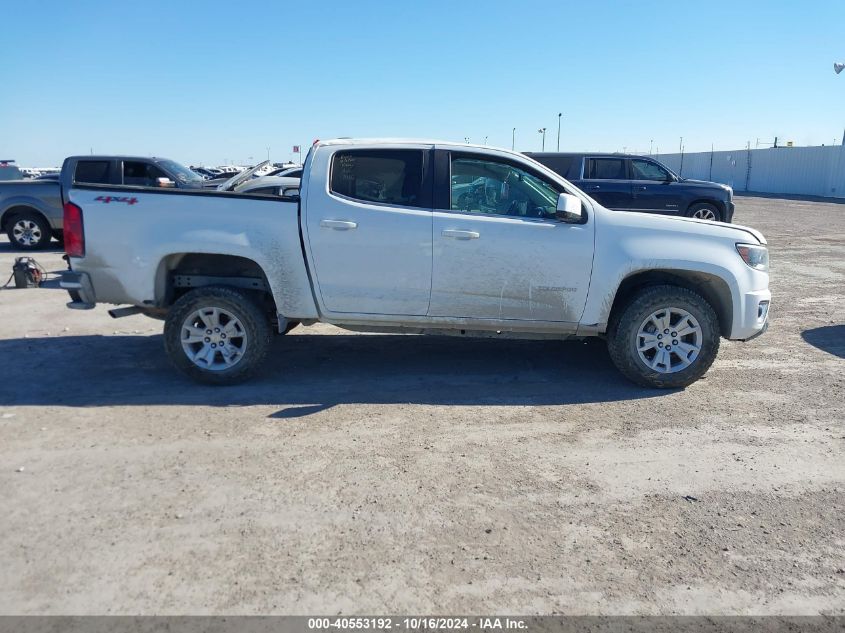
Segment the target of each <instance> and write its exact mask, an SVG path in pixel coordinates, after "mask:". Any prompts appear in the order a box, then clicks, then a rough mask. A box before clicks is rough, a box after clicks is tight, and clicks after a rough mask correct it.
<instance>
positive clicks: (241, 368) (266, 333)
mask: <svg viewBox="0 0 845 633" xmlns="http://www.w3.org/2000/svg"><path fill="white" fill-rule="evenodd" d="M270 341H271V330H270V323H269V321H268V319H267V317H266V315H265V314H264V313H263V312H262V311H261V308H259V306H258V305H257V304H256V303H255V302H254V301H253V300H252V299H251V298H250V297H249V296H248V295H246V294H245V293H243V292H241V291H239V290H236V289H234V288H228V287H223V286H209V287H206V288H197V289H196V290H192V291H191V292H189V293H187V294H185V295H183V296H182V297H180V298H179V299H178V300H177V301H176V303H174V304H173V307H172V308H171V309H170V312H169V313H168V315H167V319H166V320H165V324H164V347H165V350H166V351H167V354H168V356H169V357H170V360H171V362H172V363H173V364H174V365H175V366H176V368H177V369H179V370H180V371H182V372H183V373H185V374H187V375H188V376H190V377H191V378H193V379H194V380H196V381H198V382H203V383H207V384H212V385H229V384H235V383H238V382H242V381H244V380H246V379H247V378H249V377H250V376H251V375H252V374H254V373H255V372H256V371H257V370H258V368H259V367H260V366H261V364H262V363H263V361H264V358H265V357H266V356H267V351H268V350H269V348H270Z"/></svg>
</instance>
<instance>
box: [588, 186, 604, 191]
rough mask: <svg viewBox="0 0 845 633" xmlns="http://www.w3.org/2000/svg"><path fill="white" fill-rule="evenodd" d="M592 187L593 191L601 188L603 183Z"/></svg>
mask: <svg viewBox="0 0 845 633" xmlns="http://www.w3.org/2000/svg"><path fill="white" fill-rule="evenodd" d="M590 189H592V190H593V191H595V190H596V189H601V185H593V186H592V187H590Z"/></svg>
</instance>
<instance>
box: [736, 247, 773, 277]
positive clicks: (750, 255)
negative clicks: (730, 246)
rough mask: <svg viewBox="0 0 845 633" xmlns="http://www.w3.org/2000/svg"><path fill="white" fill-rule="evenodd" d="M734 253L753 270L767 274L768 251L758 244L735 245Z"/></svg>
mask: <svg viewBox="0 0 845 633" xmlns="http://www.w3.org/2000/svg"><path fill="white" fill-rule="evenodd" d="M736 252H737V253H739V256H740V257H742V261H744V262H745V263H746V264H748V265H749V266H751V268H753V269H754V270H762V271H763V272H769V249H768V248H766V247H765V246H760V245H759V244H737V245H736Z"/></svg>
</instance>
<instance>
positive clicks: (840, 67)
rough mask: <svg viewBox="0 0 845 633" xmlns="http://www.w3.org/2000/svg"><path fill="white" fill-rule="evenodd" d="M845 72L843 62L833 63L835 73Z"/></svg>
mask: <svg viewBox="0 0 845 633" xmlns="http://www.w3.org/2000/svg"><path fill="white" fill-rule="evenodd" d="M843 70H845V64H843V63H841V62H833V72H835V73H836V74H837V75H838V74H839V73H841V72H842V71H843ZM842 145H845V132H843V133H842Z"/></svg>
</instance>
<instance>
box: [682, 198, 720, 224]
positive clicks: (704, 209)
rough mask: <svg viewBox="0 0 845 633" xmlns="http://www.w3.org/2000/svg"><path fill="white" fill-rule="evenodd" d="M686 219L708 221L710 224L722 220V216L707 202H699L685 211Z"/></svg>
mask: <svg viewBox="0 0 845 633" xmlns="http://www.w3.org/2000/svg"><path fill="white" fill-rule="evenodd" d="M687 217H688V218H696V219H698V220H710V221H711V222H719V221H720V220H721V219H722V214H721V213H719V209H717V208H716V207H714V206H713V205H712V204H709V203H707V202H699V203H698V204H694V205H692V206H691V207H690V208H689V209H687Z"/></svg>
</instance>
